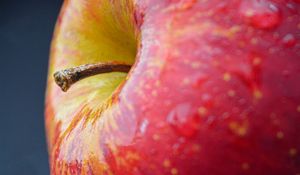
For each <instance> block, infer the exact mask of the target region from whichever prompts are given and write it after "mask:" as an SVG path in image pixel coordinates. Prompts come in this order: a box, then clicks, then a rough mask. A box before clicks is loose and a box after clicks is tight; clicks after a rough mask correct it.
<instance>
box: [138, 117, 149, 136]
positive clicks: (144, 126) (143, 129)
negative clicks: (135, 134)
mask: <svg viewBox="0 0 300 175" xmlns="http://www.w3.org/2000/svg"><path fill="white" fill-rule="evenodd" d="M148 124H149V121H148V120H147V119H144V120H143V121H142V123H141V125H140V133H141V134H142V135H144V134H145V132H146V130H147V127H148Z"/></svg>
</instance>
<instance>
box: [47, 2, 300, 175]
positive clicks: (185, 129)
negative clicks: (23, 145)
mask: <svg viewBox="0 0 300 175" xmlns="http://www.w3.org/2000/svg"><path fill="white" fill-rule="evenodd" d="M299 2H300V1H299V0H285V1H283V0H228V1H224V0H209V1H208V0H72V1H71V0H66V1H65V2H64V5H63V8H62V11H61V14H60V16H59V19H58V22H57V26H56V29H55V34H54V38H53V42H52V47H51V56H50V57H51V58H50V69H49V77H48V86H47V96H46V98H47V101H46V112H45V113H46V130H47V136H48V137H47V138H48V145H49V156H50V164H51V174H52V175H60V174H82V175H84V174H86V175H91V174H96V175H247V174H249V175H299V174H300V153H299V151H300V42H299V40H300V3H299ZM111 61H113V62H123V63H124V64H131V65H132V64H133V66H132V68H131V70H130V72H129V74H127V73H124V72H112V73H104V74H99V75H96V76H93V77H90V78H86V79H84V80H81V81H78V82H77V83H75V84H74V85H73V86H72V87H71V88H70V89H69V90H68V91H67V92H62V91H61V90H60V88H59V87H58V86H57V85H56V84H55V82H54V78H53V74H54V72H56V71H59V70H63V69H66V68H70V67H74V66H80V65H82V64H88V63H106V62H111Z"/></svg>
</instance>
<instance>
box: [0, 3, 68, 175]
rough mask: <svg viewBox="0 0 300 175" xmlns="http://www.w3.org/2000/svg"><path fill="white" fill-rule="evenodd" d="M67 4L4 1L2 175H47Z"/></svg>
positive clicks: (0, 21) (0, 19)
mask: <svg viewBox="0 0 300 175" xmlns="http://www.w3.org/2000/svg"><path fill="white" fill-rule="evenodd" d="M61 4H62V1H58V0H7V1H5V0H0V175H47V174H49V167H48V155H47V148H46V139H45V131H44V93H45V86H46V76H47V67H48V65H47V64H48V55H49V46H50V41H51V37H52V32H53V28H54V25H55V20H56V18H57V15H58V12H59V9H60V6H61Z"/></svg>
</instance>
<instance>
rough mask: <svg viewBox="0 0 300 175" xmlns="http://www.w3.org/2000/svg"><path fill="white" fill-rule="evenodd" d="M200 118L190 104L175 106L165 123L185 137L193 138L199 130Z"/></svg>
mask: <svg viewBox="0 0 300 175" xmlns="http://www.w3.org/2000/svg"><path fill="white" fill-rule="evenodd" d="M199 120H200V117H199V116H198V115H197V111H196V110H195V111H194V110H192V106H191V104H190V103H182V104H179V105H177V106H176V107H175V108H174V109H173V110H172V111H171V112H170V113H169V114H168V116H167V122H168V123H169V124H170V125H171V126H172V127H173V128H174V129H175V130H176V131H177V132H178V133H179V134H180V135H183V136H185V137H193V136H194V135H195V134H196V133H197V131H198V129H199V122H200V121H199Z"/></svg>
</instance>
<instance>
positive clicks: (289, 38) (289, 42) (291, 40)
mask: <svg viewBox="0 0 300 175" xmlns="http://www.w3.org/2000/svg"><path fill="white" fill-rule="evenodd" d="M282 43H283V44H284V45H285V46H286V47H293V46H295V45H296V43H297V41H296V38H295V37H294V35H292V34H287V35H285V36H284V37H283V38H282Z"/></svg>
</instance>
